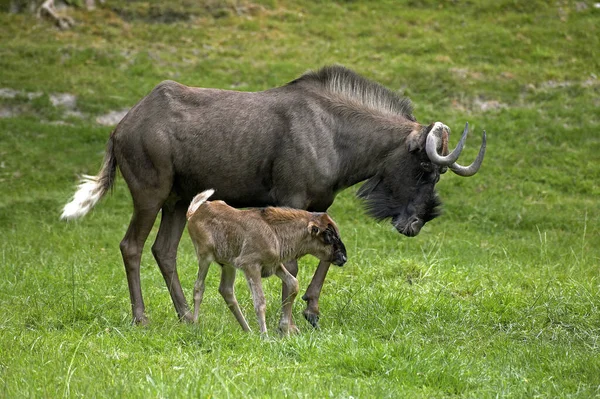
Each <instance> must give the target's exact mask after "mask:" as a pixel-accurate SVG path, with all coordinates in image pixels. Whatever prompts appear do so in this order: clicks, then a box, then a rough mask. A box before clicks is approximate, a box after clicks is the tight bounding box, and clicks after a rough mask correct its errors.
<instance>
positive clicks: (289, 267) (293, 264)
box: [281, 259, 298, 331]
mask: <svg viewBox="0 0 600 399" xmlns="http://www.w3.org/2000/svg"><path fill="white" fill-rule="evenodd" d="M284 267H285V270H286V271H288V272H289V273H290V274H291V276H292V277H294V278H296V277H297V276H298V260H297V259H296V260H291V261H289V262H287V263H285V264H284ZM291 294H292V292H291V291H290V289H289V287H288V286H287V285H285V284H283V285H282V286H281V303H285V301H286V300H287V299H288V298H289V297H290V296H291ZM297 294H298V293H297V292H296V295H297ZM296 295H294V297H296ZM289 329H290V330H291V331H298V327H296V324H295V323H294V318H293V316H292V315H291V314H290V319H289Z"/></svg>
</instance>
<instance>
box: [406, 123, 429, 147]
mask: <svg viewBox="0 0 600 399" xmlns="http://www.w3.org/2000/svg"><path fill="white" fill-rule="evenodd" d="M426 133H427V129H422V130H413V131H412V132H410V134H409V135H408V136H407V137H406V149H407V150H408V152H415V151H421V150H423V148H425V138H426V137H427V134H426Z"/></svg>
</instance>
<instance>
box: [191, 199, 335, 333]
mask: <svg viewBox="0 0 600 399" xmlns="http://www.w3.org/2000/svg"><path fill="white" fill-rule="evenodd" d="M201 196H204V198H201V199H199V200H197V199H196V198H199V197H201ZM208 196H209V195H206V194H204V193H202V194H199V195H198V196H197V197H196V198H195V199H194V200H193V201H192V204H191V205H190V208H189V211H188V219H189V223H188V231H189V233H190V237H191V238H192V241H193V243H194V246H195V248H196V254H197V256H198V263H199V270H198V280H197V281H196V284H195V287H194V316H193V320H194V321H195V322H197V320H198V314H199V306H200V304H201V302H202V296H203V293H204V279H205V278H206V273H207V270H208V266H209V265H210V262H211V261H214V262H217V263H219V264H220V265H221V266H222V272H221V283H220V286H219V292H220V293H221V295H222V296H223V298H224V299H225V302H226V303H227V305H228V306H229V309H230V310H231V311H232V313H233V314H234V316H235V317H236V319H237V320H238V322H239V323H240V324H241V326H242V328H243V329H244V330H245V331H249V329H250V328H249V326H248V323H247V322H246V320H245V318H244V316H243V315H242V313H241V310H240V308H239V305H238V303H237V300H236V298H235V294H234V290H233V287H234V285H233V283H234V281H235V272H236V270H237V269H242V270H243V272H244V274H245V275H246V279H247V281H248V285H249V287H250V291H251V292H252V297H253V301H254V307H255V310H256V314H257V317H258V322H259V325H260V331H261V333H266V331H267V328H266V325H265V307H266V304H265V299H264V294H263V291H262V284H261V281H260V279H261V277H268V276H270V275H272V274H276V275H277V276H278V277H279V278H280V279H281V280H282V282H283V284H284V285H285V286H286V288H287V289H288V292H290V293H291V294H290V296H289V297H288V298H285V300H284V301H283V311H282V316H281V321H280V323H279V328H280V330H281V331H282V332H283V333H284V334H287V333H290V332H296V331H297V328H296V326H294V324H293V322H292V315H291V312H292V304H293V302H294V299H295V297H296V295H297V293H298V280H296V278H295V277H294V276H292V275H291V274H290V273H289V272H288V271H287V270H286V269H285V267H284V266H283V263H284V262H287V261H290V260H295V259H298V258H300V257H302V256H304V255H307V254H311V255H314V256H316V257H317V258H319V259H320V260H323V261H327V262H332V261H333V260H334V257H335V253H334V246H333V245H331V244H330V243H329V244H326V243H325V242H324V241H323V232H325V230H327V229H328V227H329V228H330V229H331V228H333V229H334V231H335V234H336V235H338V239H339V233H338V229H337V226H336V225H335V222H334V221H333V220H332V219H331V218H330V217H329V216H328V215H327V214H326V213H311V212H307V211H303V210H297V209H289V208H272V207H271V208H264V209H248V210H238V209H235V208H232V207H230V206H229V205H227V204H226V203H225V202H223V201H212V202H205V203H202V201H203V200H204V199H205V198H208ZM198 203H201V205H199V206H198ZM194 208H197V209H195V211H194ZM344 252H345V249H344ZM344 258H345V253H344ZM344 260H345V259H344Z"/></svg>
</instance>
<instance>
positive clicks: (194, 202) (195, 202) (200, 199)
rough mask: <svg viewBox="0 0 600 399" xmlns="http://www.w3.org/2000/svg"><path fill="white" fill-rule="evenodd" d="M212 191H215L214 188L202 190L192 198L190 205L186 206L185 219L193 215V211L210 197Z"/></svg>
mask: <svg viewBox="0 0 600 399" xmlns="http://www.w3.org/2000/svg"><path fill="white" fill-rule="evenodd" d="M214 193H215V190H213V189H212V188H211V189H208V190H205V191H202V192H201V193H200V194H198V195H196V196H195V197H194V199H193V200H192V202H191V203H190V206H189V207H188V210H187V214H186V217H187V219H188V220H190V218H191V217H192V216H194V213H196V211H197V210H198V208H199V207H200V205H202V204H203V203H205V202H206V200H207V199H209V198H210V197H211V195H213V194H214Z"/></svg>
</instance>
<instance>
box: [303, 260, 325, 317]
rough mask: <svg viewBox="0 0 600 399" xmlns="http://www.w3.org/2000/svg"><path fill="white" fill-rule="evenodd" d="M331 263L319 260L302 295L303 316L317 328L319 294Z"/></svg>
mask: <svg viewBox="0 0 600 399" xmlns="http://www.w3.org/2000/svg"><path fill="white" fill-rule="evenodd" d="M329 265H331V263H329V262H325V261H320V262H319V266H318V267H317V270H316V271H315V274H314V276H313V278H312V280H311V282H310V284H309V285H308V288H307V289H306V293H305V294H304V296H303V297H302V299H304V300H305V301H306V309H304V312H303V314H304V318H305V319H306V320H308V322H309V323H310V324H311V325H312V326H313V327H314V328H319V296H320V295H321V289H322V288H323V283H324V282H325V277H326V276H327V272H328V271H329Z"/></svg>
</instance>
